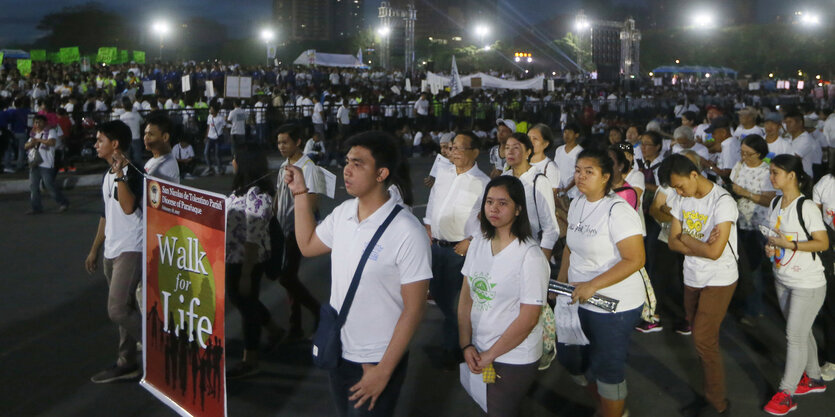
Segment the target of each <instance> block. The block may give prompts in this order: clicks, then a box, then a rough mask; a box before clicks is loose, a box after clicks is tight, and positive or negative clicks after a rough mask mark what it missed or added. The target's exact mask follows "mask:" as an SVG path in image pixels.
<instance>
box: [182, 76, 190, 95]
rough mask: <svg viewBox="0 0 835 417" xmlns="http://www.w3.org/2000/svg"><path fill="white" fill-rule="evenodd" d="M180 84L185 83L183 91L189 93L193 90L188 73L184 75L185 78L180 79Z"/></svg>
mask: <svg viewBox="0 0 835 417" xmlns="http://www.w3.org/2000/svg"><path fill="white" fill-rule="evenodd" d="M180 84H182V85H183V92H184V93H188V92H189V91H191V77H190V76H188V75H183V78H182V79H181V80H180Z"/></svg>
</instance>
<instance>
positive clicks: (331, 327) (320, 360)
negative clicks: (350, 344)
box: [313, 204, 403, 370]
mask: <svg viewBox="0 0 835 417" xmlns="http://www.w3.org/2000/svg"><path fill="white" fill-rule="evenodd" d="M401 209H403V207H402V206H400V205H399V204H396V205H395V206H394V209H392V211H391V213H390V214H389V216H388V217H387V218H386V220H385V221H384V222H383V224H381V225H380V227H379V228H377V232H375V233H374V236H373V237H372V238H371V241H370V242H368V246H366V247H365V251H363V253H362V258H360V262H359V264H358V265H357V270H356V271H354V277H353V278H352V279H351V285H350V286H349V287H348V293H347V294H345V301H343V302H342V308H341V309H340V310H339V312H337V311H336V309H335V308H333V306H331V305H330V304H322V307H321V309H320V310H319V327H317V328H316V333H315V334H314V335H313V364H314V365H316V367H318V368H321V369H328V370H329V369H336V367H337V365H339V359H340V358H342V339H341V332H342V326H344V325H345V320H346V319H347V318H348V311H349V310H350V309H351V304H352V303H353V302H354V295H355V294H356V293H357V288H358V287H359V284H360V278H361V277H362V271H363V269H365V264H366V262H368V257H369V256H371V251H372V250H373V249H374V247H375V246H377V241H378V240H380V236H382V235H383V232H384V231H385V230H386V228H387V227H388V226H389V224H390V223H391V221H392V220H394V217H395V216H397V213H399V212H400V210H401Z"/></svg>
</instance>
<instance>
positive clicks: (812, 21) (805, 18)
mask: <svg viewBox="0 0 835 417" xmlns="http://www.w3.org/2000/svg"><path fill="white" fill-rule="evenodd" d="M800 21H801V22H803V23H805V24H807V25H810V26H817V25H819V24H820V22H821V19H820V16H819V15H818V14H817V13H813V12H805V13H802V14H801V15H800Z"/></svg>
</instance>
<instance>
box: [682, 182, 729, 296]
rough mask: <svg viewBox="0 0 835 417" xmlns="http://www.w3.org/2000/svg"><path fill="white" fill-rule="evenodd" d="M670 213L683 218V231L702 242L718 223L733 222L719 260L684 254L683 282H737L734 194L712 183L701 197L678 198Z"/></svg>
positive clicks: (692, 284)
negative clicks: (708, 190) (711, 187)
mask: <svg viewBox="0 0 835 417" xmlns="http://www.w3.org/2000/svg"><path fill="white" fill-rule="evenodd" d="M671 214H672V215H673V216H675V218H676V219H678V221H679V222H681V231H682V233H686V234H688V235H690V236H692V237H694V238H695V239H698V240H700V241H702V242H707V240H708V238H709V237H710V232H711V231H712V230H713V228H714V227H716V225H718V224H722V223H725V222H731V234H730V236H729V238H728V243H727V244H726V245H725V249H724V250H723V252H722V255H721V256H720V257H719V259H717V260H715V261H714V260H712V259H708V258H702V257H700V256H690V255H688V256H685V257H684V284H685V285H687V286H690V287H694V288H703V287H706V286H727V285H731V284H733V283H734V282H736V280H737V278H738V277H739V274H738V273H737V254H738V253H739V250H738V248H737V235H736V221H737V217H739V210H738V208H737V205H736V201H734V199H733V197H731V195H730V194H729V193H728V192H727V191H726V190H725V189H724V188H722V187H719V186H718V185H715V184H714V186H713V189H712V190H710V192H709V193H707V195H705V196H704V197H702V198H695V197H684V198H680V199H677V200H676V201H675V203H674V205H673V207H672V210H671Z"/></svg>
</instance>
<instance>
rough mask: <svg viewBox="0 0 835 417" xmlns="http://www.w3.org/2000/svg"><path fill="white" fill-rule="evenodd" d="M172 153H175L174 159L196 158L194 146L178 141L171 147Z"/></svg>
mask: <svg viewBox="0 0 835 417" xmlns="http://www.w3.org/2000/svg"><path fill="white" fill-rule="evenodd" d="M171 154H172V155H174V159H189V158H194V146H191V145H188V146H183V144H182V143H178V144H176V145H174V148H172V149H171Z"/></svg>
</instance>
